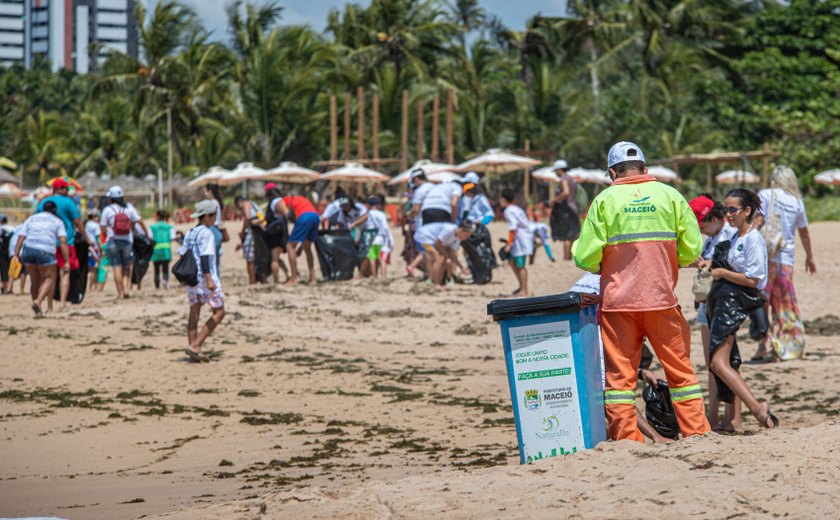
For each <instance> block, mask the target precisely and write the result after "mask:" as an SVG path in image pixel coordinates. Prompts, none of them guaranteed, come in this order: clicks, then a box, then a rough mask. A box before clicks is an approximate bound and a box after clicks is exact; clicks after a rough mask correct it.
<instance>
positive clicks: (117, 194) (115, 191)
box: [108, 186, 123, 199]
mask: <svg viewBox="0 0 840 520" xmlns="http://www.w3.org/2000/svg"><path fill="white" fill-rule="evenodd" d="M122 196H123V190H122V188H120V187H119V186H111V189H109V190H108V198H109V199H119V198H121V197H122Z"/></svg>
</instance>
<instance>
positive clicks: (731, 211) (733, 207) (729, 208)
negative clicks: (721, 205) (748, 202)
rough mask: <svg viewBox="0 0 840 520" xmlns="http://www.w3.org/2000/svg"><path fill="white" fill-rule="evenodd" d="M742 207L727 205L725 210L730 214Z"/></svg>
mask: <svg viewBox="0 0 840 520" xmlns="http://www.w3.org/2000/svg"><path fill="white" fill-rule="evenodd" d="M742 209H744V208H739V207H737V206H729V207H727V208H726V212H727V213H729V214H730V215H734V214H735V213H738V212H739V211H741V210H742Z"/></svg>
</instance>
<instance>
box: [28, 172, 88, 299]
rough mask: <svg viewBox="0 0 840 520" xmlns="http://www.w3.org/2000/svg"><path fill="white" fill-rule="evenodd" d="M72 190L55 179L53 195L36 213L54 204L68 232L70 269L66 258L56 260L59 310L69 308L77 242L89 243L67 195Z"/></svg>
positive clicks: (45, 200)
mask: <svg viewBox="0 0 840 520" xmlns="http://www.w3.org/2000/svg"><path fill="white" fill-rule="evenodd" d="M69 188H70V183H69V182H67V181H65V180H64V179H62V178H60V177H59V178H58V179H55V180H54V181H53V183H52V190H53V194H52V195H51V196H49V197H46V198H44V199H43V200H41V202H39V203H38V207H37V208H36V209H35V212H36V213H37V212H40V211H43V210H44V204H46V203H47V202H54V203H55V206H56V208H57V210H56V216H57V217H58V218H60V219H61V221H62V222H64V228H65V230H66V231H67V249H68V250H69V252H70V258H69V260H68V262H67V263H68V265H69V266H70V269H69V270H67V269H64V257H62V256H61V255H59V256H58V257H57V258H56V260H57V262H58V272H59V273H60V280H59V294H60V297H61V301H60V303H59V309H60V310H63V309H64V308H65V307H66V306H67V295H68V294H69V293H70V271H78V270H79V258H78V257H77V256H76V242H79V243H83V242H84V243H87V240H86V239H85V228H84V225H83V224H82V215H81V213H80V212H79V208H78V206H76V203H75V202H74V201H73V199H71V198H70V197H69V196H68V195H67V191H68V189H69ZM52 296H53V295H52V294H50V295H49V298H48V300H47V301H48V303H47V305H48V308H49V310H52V301H53V300H52Z"/></svg>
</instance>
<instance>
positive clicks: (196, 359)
mask: <svg viewBox="0 0 840 520" xmlns="http://www.w3.org/2000/svg"><path fill="white" fill-rule="evenodd" d="M184 352H186V353H187V356H188V357H189V358H190V361H192V362H193V363H209V362H210V358H209V357H207V356H206V355H204V354H202V353H201V352H196V351H195V350H193V349H191V348H187V349H184Z"/></svg>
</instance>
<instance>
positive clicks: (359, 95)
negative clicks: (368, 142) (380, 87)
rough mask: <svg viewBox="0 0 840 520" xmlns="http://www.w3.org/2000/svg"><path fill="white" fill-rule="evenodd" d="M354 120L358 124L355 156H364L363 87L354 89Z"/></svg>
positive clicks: (359, 157) (360, 157)
mask: <svg viewBox="0 0 840 520" xmlns="http://www.w3.org/2000/svg"><path fill="white" fill-rule="evenodd" d="M356 122H357V124H358V135H357V136H356V139H357V140H358V144H357V146H356V158H357V159H364V158H365V87H359V88H357V89H356Z"/></svg>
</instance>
